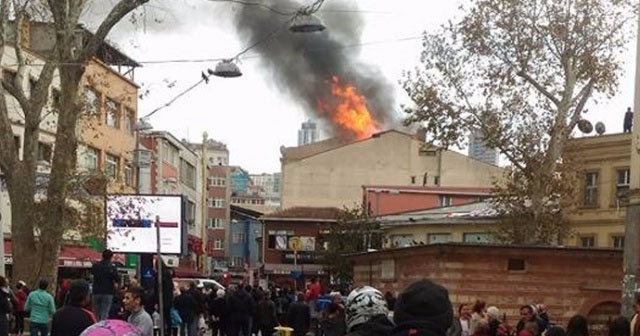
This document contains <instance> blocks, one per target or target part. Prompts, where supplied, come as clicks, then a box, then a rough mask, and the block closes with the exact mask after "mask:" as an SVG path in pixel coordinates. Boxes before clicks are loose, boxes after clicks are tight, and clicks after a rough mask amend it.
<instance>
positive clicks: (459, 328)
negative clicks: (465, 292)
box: [447, 303, 471, 336]
mask: <svg viewBox="0 0 640 336" xmlns="http://www.w3.org/2000/svg"><path fill="white" fill-rule="evenodd" d="M470 324H471V307H469V305H468V304H466V303H463V304H461V305H460V306H458V317H457V318H455V319H454V320H453V323H451V326H450V327H449V329H448V330H447V336H469V328H470Z"/></svg>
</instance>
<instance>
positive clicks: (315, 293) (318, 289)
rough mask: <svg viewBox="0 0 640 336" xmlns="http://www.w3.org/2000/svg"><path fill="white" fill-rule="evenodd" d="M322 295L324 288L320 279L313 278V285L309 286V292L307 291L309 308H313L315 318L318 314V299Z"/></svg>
mask: <svg viewBox="0 0 640 336" xmlns="http://www.w3.org/2000/svg"><path fill="white" fill-rule="evenodd" d="M320 295H322V286H321V285H320V282H318V279H316V278H315V277H313V278H311V284H310V285H309V290H308V291H307V302H308V303H309V307H310V308H311V315H313V316H315V314H316V304H317V301H318V298H320Z"/></svg>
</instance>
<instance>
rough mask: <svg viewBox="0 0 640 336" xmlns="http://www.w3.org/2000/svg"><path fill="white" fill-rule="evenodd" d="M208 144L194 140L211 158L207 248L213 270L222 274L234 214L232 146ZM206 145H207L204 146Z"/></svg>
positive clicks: (212, 142) (196, 145) (226, 268)
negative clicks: (231, 178)
mask: <svg viewBox="0 0 640 336" xmlns="http://www.w3.org/2000/svg"><path fill="white" fill-rule="evenodd" d="M204 143H205V146H203V145H202V144H201V143H200V144H194V143H192V144H190V146H191V148H192V149H193V150H195V151H196V152H200V153H202V155H204V156H205V157H206V158H207V162H208V166H209V168H208V174H207V178H208V183H209V185H208V187H207V208H208V210H207V221H208V222H207V223H206V228H207V229H206V231H207V237H206V242H207V245H206V251H207V255H208V256H209V257H211V264H210V265H211V270H212V273H213V275H214V276H220V275H221V274H222V273H225V272H226V271H227V270H228V264H229V263H228V261H229V260H228V256H229V252H228V251H229V250H228V242H229V224H230V218H231V209H230V203H231V183H230V182H229V181H230V168H229V150H228V149H227V145H226V144H224V143H222V142H219V141H216V140H213V139H207V140H205V142H204ZM203 147H204V148H203Z"/></svg>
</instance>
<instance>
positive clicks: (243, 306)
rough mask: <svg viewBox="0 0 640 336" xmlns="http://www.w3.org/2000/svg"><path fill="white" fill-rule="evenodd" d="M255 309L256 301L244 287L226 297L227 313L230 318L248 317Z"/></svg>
mask: <svg viewBox="0 0 640 336" xmlns="http://www.w3.org/2000/svg"><path fill="white" fill-rule="evenodd" d="M255 309H256V303H255V301H253V298H252V297H251V295H249V293H247V292H246V291H245V290H244V289H238V290H236V291H235V292H233V294H231V296H229V298H228V299H227V313H228V316H229V318H230V319H232V320H236V319H248V318H250V317H251V315H252V314H253V312H254V311H255Z"/></svg>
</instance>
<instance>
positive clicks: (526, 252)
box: [352, 243, 622, 336]
mask: <svg viewBox="0 0 640 336" xmlns="http://www.w3.org/2000/svg"><path fill="white" fill-rule="evenodd" d="M352 260H353V262H354V267H353V271H354V286H362V285H370V286H373V287H375V288H378V289H380V290H381V291H382V292H386V291H389V292H391V293H393V294H396V295H397V294H398V293H399V292H400V291H401V290H402V289H403V288H405V287H406V286H407V285H409V284H410V283H412V282H414V281H417V280H420V279H424V278H427V279H430V280H433V281H435V282H436V283H439V284H441V285H443V286H444V287H446V288H447V289H448V291H449V298H450V299H451V302H452V303H453V306H454V307H458V305H459V304H462V303H467V304H473V302H475V300H476V299H482V300H484V301H485V302H487V303H488V304H490V305H496V306H497V307H498V308H499V309H500V313H501V314H505V315H506V319H507V320H508V321H509V324H511V325H512V326H513V325H515V323H516V322H514V321H518V320H519V319H520V309H519V308H520V306H521V305H525V304H537V303H543V304H545V305H546V307H547V309H548V311H549V312H550V314H551V318H552V320H553V321H554V323H556V324H557V325H566V324H567V321H568V320H569V318H571V317H572V316H573V315H575V314H581V315H583V316H585V317H586V318H587V320H588V321H589V323H590V335H593V336H595V335H599V336H604V335H607V333H606V329H605V326H606V323H607V322H608V321H610V318H611V316H615V315H618V314H620V299H621V292H620V280H621V279H622V251H619V250H614V249H585V248H577V247H573V248H569V247H536V246H506V245H478V244H459V243H445V244H433V245H425V246H416V247H409V248H397V249H391V250H383V251H378V252H373V253H363V254H359V255H355V256H353V257H352Z"/></svg>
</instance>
